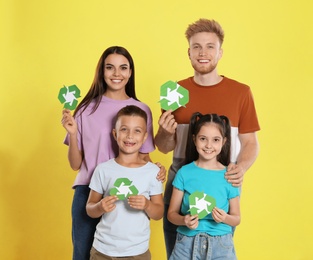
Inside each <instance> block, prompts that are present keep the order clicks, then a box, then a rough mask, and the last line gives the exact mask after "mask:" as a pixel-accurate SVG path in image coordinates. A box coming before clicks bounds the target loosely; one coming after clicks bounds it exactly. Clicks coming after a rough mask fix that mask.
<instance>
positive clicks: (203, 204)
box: [189, 191, 216, 219]
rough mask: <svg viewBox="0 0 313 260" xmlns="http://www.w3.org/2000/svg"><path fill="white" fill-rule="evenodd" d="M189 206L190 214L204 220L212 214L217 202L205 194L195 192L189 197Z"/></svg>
mask: <svg viewBox="0 0 313 260" xmlns="http://www.w3.org/2000/svg"><path fill="white" fill-rule="evenodd" d="M189 205H190V209H189V211H190V214H191V215H198V218H199V219H202V218H204V217H205V216H207V215H208V214H210V213H211V212H212V210H213V208H214V207H215V206H216V200H215V198H213V197H211V196H209V195H207V194H205V193H204V192H200V191H195V192H194V193H192V194H191V195H190V196H189Z"/></svg>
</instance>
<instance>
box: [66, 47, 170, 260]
mask: <svg viewBox="0 0 313 260" xmlns="http://www.w3.org/2000/svg"><path fill="white" fill-rule="evenodd" d="M126 105H136V106H138V107H140V108H141V109H143V110H144V111H145V112H146V113H147V115H148V130H147V132H148V138H147V140H146V142H145V143H144V144H143V146H142V147H141V149H140V156H141V158H142V159H144V160H145V161H150V158H149V153H150V152H152V151H154V149H155V148H154V140H153V127H152V114H151V111H150V109H149V107H148V106H147V105H146V104H144V103H142V102H140V101H139V100H138V99H137V97H136V93H135V68H134V62H133V59H132V57H131V55H130V54H129V52H128V51H127V50H126V49H125V48H123V47H119V46H113V47H109V48H108V49H106V50H105V51H104V52H103V54H102V56H101V57H100V60H99V62H98V65H97V68H96V73H95V77H94V80H93V83H92V85H91V87H90V90H89V91H88V93H87V95H86V96H85V97H84V98H83V100H82V101H81V103H80V104H79V105H78V106H77V108H76V110H75V112H74V116H72V115H71V113H70V111H69V110H63V118H62V124H63V126H64V128H65V129H66V130H67V136H66V138H65V141H64V143H65V144H67V145H68V146H69V149H68V160H69V163H70V165H71V167H72V169H73V170H79V171H78V174H77V177H76V179H75V182H74V185H73V188H74V189H75V193H74V198H73V204H72V240H73V259H74V260H86V259H89V257H90V249H91V246H92V242H93V237H94V233H95V229H96V225H97V224H98V222H99V219H92V218H90V217H89V216H88V215H87V213H86V202H87V199H88V195H89V191H90V189H89V187H88V186H89V183H90V179H91V176H92V173H93V171H94V169H95V167H96V166H97V165H98V164H99V163H102V162H105V161H107V160H109V159H111V158H115V157H116V156H117V154H118V146H117V144H116V142H114V139H113V136H112V134H111V130H112V128H113V123H114V122H113V121H114V117H115V115H116V112H117V111H119V110H120V109H121V108H122V107H125V106H126ZM159 166H160V165H159ZM160 168H161V170H160V172H159V174H158V179H159V180H162V181H164V180H165V169H164V167H162V166H160Z"/></svg>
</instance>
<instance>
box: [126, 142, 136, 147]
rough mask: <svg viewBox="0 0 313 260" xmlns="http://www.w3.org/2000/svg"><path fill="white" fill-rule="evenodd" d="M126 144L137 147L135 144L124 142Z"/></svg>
mask: <svg viewBox="0 0 313 260" xmlns="http://www.w3.org/2000/svg"><path fill="white" fill-rule="evenodd" d="M124 144H125V145H126V146H134V145H135V143H131V142H124Z"/></svg>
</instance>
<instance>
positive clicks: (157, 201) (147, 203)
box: [128, 194, 164, 220]
mask: <svg viewBox="0 0 313 260" xmlns="http://www.w3.org/2000/svg"><path fill="white" fill-rule="evenodd" d="M128 204H129V205H130V207H132V208H134V209H139V210H144V211H145V212H146V213H147V215H148V216H149V218H151V219H154V220H159V219H161V218H162V217H163V213H164V202H163V196H162V194H158V195H153V196H151V197H150V200H148V199H147V198H146V197H145V196H143V195H136V196H130V197H129V198H128Z"/></svg>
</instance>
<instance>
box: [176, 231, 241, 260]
mask: <svg viewBox="0 0 313 260" xmlns="http://www.w3.org/2000/svg"><path fill="white" fill-rule="evenodd" d="M182 259H188V260H214V259H227V260H236V259H237V257H236V254H235V250H234V242H233V237H232V234H227V235H223V236H210V235H208V234H206V233H199V234H197V235H196V236H193V237H188V236H185V235H182V234H180V233H177V237H176V243H175V246H174V250H173V252H172V254H171V256H170V260H182Z"/></svg>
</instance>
